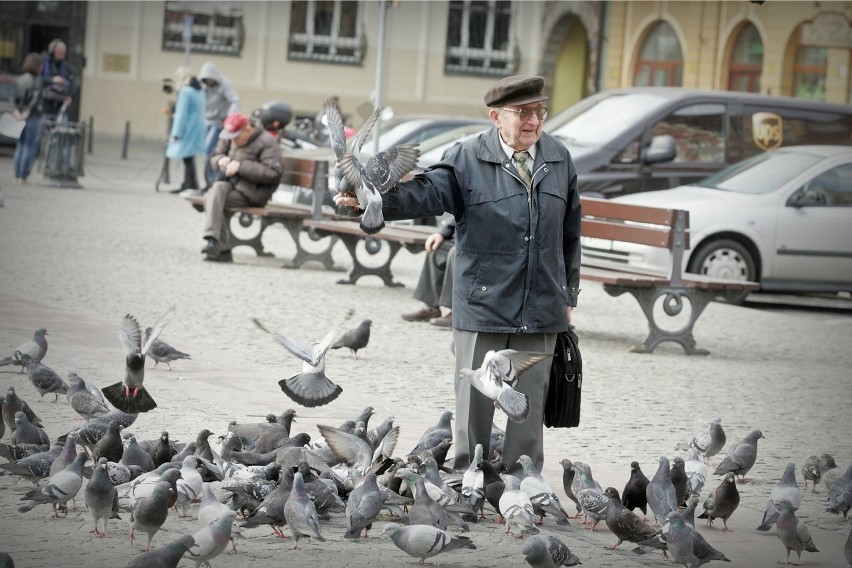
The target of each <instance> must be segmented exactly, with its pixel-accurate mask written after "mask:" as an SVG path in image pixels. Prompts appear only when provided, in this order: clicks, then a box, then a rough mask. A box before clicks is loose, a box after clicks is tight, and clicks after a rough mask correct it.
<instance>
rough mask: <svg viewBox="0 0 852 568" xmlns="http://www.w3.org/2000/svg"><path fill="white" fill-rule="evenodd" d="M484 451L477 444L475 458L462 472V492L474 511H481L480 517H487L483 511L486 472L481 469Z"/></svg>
mask: <svg viewBox="0 0 852 568" xmlns="http://www.w3.org/2000/svg"><path fill="white" fill-rule="evenodd" d="M482 452H483V450H482V444H476V446H475V447H474V450H473V459H471V460H470V465H469V466H467V469H466V470H465V472H464V473H463V474H462V487H461V491H460V493H461V495H462V497H463V498H464V499H466V500H467V503H468V505H470V506H471V508H472V509H473V510H474V511H479V517H480V518H485V515H484V514H483V512H482V507H483V505H484V504H485V487H484V485H483V480H484V479H485V474H484V473H482V470H480V469H479V464H480V462H481V461H482ZM436 465H437V462H436Z"/></svg>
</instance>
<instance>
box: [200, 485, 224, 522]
mask: <svg viewBox="0 0 852 568" xmlns="http://www.w3.org/2000/svg"><path fill="white" fill-rule="evenodd" d="M201 487H202V489H201V504H200V505H199V506H198V522H199V523H201V526H207V525H209V524H210V523H212V522H213V521H215V520H216V519H218V518H219V517H221V516H222V514H223V513H226V512H227V511H229V510H230V509H229V508H228V506H227V505H225V504H224V503H222V502H221V501H219V499H217V498H216V495H215V494H214V493H213V486H212V485H211V484H210V483H207V482H205V483H203V484H202V486H201Z"/></svg>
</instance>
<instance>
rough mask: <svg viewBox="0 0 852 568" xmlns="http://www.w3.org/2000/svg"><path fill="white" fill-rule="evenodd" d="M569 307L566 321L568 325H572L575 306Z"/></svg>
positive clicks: (566, 312)
mask: <svg viewBox="0 0 852 568" xmlns="http://www.w3.org/2000/svg"><path fill="white" fill-rule="evenodd" d="M567 307H568V309H567V310H566V311H565V320H566V321H567V322H568V323H571V319H572V317H573V314H574V306H567Z"/></svg>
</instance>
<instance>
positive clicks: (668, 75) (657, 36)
mask: <svg viewBox="0 0 852 568" xmlns="http://www.w3.org/2000/svg"><path fill="white" fill-rule="evenodd" d="M633 84H634V85H635V86H637V87H651V86H652V87H680V86H681V85H682V84H683V54H682V53H681V51H680V42H679V41H678V39H677V35H676V34H675V31H674V30H673V29H672V27H671V26H670V25H669V24H667V23H665V22H659V23H658V24H657V25H656V26H655V27H654V29H653V30H651V33H649V34H648V37H647V38H645V43H644V44H643V45H642V51H640V53H639V59H638V60H637V61H636V70H635V73H634V78H633Z"/></svg>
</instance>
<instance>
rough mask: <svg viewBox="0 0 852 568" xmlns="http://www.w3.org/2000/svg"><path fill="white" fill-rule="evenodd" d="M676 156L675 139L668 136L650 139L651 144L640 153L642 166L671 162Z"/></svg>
mask: <svg viewBox="0 0 852 568" xmlns="http://www.w3.org/2000/svg"><path fill="white" fill-rule="evenodd" d="M676 154H677V144H675V139H674V138H672V137H671V136H669V135H668V134H663V135H661V136H654V137H653V138H651V143H650V144H648V147H647V148H645V149H644V150H643V151H642V163H644V164H659V163H661V162H671V161H672V160H674V159H675V155H676Z"/></svg>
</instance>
